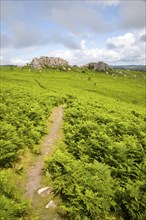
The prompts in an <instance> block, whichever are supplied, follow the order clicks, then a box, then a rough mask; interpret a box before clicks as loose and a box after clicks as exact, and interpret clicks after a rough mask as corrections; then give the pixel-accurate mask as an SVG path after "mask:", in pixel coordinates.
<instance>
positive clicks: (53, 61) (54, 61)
mask: <svg viewBox="0 0 146 220" xmlns="http://www.w3.org/2000/svg"><path fill="white" fill-rule="evenodd" d="M30 65H31V66H32V67H33V68H36V69H42V68H46V67H57V66H62V67H66V66H69V64H68V62H67V61H66V60H64V59H62V58H59V57H46V56H42V57H40V58H34V59H33V60H32V61H31V63H30Z"/></svg>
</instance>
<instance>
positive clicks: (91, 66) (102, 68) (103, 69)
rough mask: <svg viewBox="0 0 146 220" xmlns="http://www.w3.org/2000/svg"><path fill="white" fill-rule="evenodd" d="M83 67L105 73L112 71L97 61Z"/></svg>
mask: <svg viewBox="0 0 146 220" xmlns="http://www.w3.org/2000/svg"><path fill="white" fill-rule="evenodd" d="M83 67H85V68H88V69H91V70H95V71H99V72H107V71H111V70H112V68H111V67H110V66H109V65H108V64H107V63H104V62H102V61H99V62H98V63H88V64H86V65H84V66H83Z"/></svg>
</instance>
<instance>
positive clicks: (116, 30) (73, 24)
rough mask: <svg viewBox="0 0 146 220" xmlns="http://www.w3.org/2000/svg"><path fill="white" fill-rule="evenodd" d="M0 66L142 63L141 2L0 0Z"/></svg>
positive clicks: (144, 34) (145, 32) (144, 4)
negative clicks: (45, 59)
mask: <svg viewBox="0 0 146 220" xmlns="http://www.w3.org/2000/svg"><path fill="white" fill-rule="evenodd" d="M0 4H1V54H0V59H1V64H18V65H20V64H25V63H27V62H30V61H31V59H32V58H34V57H40V56H55V57H61V58H64V59H66V60H67V61H69V63H70V64H77V65H82V64H85V63H88V62H91V61H93V62H96V61H100V60H102V61H105V62H107V63H109V64H113V65H119V64H145V42H146V30H145V16H146V12H145V7H146V1H145V0H96V1H95V0H94V1H92V0H88V1H87V0H76V1H74V0H68V1H67V0H27V1H26V0H23V1H21V0H1V2H0Z"/></svg>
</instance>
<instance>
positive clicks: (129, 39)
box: [106, 33, 135, 48]
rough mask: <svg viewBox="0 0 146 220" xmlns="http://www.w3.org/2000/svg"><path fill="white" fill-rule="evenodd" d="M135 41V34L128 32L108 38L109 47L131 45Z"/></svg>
mask: <svg viewBox="0 0 146 220" xmlns="http://www.w3.org/2000/svg"><path fill="white" fill-rule="evenodd" d="M134 43H135V36H134V34H132V33H126V34H124V35H122V36H118V37H112V38H110V39H107V42H106V44H107V47H109V48H120V47H126V48H127V47H128V48H129V47H131V46H132V45H133V44H134Z"/></svg>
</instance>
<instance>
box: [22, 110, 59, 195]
mask: <svg viewBox="0 0 146 220" xmlns="http://www.w3.org/2000/svg"><path fill="white" fill-rule="evenodd" d="M62 118H63V107H55V108H54V109H53V112H52V114H51V116H50V119H51V121H52V125H51V128H50V132H49V134H48V135H47V136H46V138H45V139H44V141H43V142H42V149H41V154H40V155H39V156H38V159H37V161H36V162H35V163H34V164H33V165H32V167H30V169H29V171H28V174H27V175H28V183H27V190H26V194H25V196H26V197H27V198H33V196H34V193H35V192H36V190H38V188H39V187H40V181H41V170H42V168H43V163H44V157H45V155H46V154H49V152H50V150H51V148H52V147H53V145H54V144H55V143H56V142H57V140H58V138H59V131H60V128H61V123H62Z"/></svg>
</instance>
